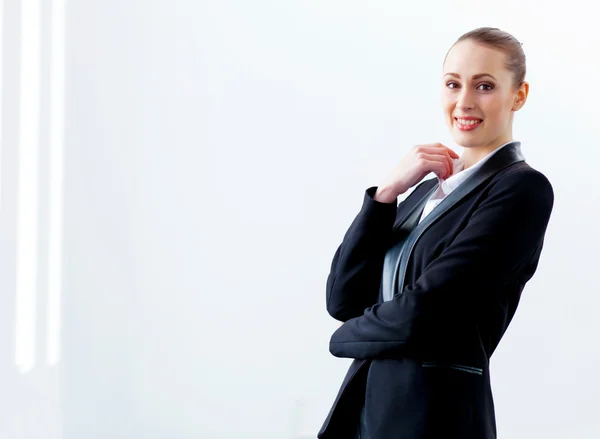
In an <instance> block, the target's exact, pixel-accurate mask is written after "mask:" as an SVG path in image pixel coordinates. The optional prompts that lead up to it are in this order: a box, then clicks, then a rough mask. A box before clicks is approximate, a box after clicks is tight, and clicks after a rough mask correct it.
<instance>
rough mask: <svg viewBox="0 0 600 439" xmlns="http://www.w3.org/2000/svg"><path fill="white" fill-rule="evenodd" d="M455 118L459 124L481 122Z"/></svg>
mask: <svg viewBox="0 0 600 439" xmlns="http://www.w3.org/2000/svg"><path fill="white" fill-rule="evenodd" d="M457 120H458V122H459V123H460V124H461V125H475V124H476V123H479V122H481V120H464V119H457Z"/></svg>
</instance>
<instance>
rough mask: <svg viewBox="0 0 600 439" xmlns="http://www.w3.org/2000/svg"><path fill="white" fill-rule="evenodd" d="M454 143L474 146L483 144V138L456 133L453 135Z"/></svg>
mask: <svg viewBox="0 0 600 439" xmlns="http://www.w3.org/2000/svg"><path fill="white" fill-rule="evenodd" d="M452 137H453V139H454V143H456V144H457V145H458V146H462V147H463V148H474V147H476V146H479V145H481V139H480V138H479V136H469V135H466V136H465V135H464V134H463V133H455V134H454V135H453V136H452Z"/></svg>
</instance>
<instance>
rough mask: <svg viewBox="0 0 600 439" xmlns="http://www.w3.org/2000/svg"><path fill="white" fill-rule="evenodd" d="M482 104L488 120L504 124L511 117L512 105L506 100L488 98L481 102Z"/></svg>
mask: <svg viewBox="0 0 600 439" xmlns="http://www.w3.org/2000/svg"><path fill="white" fill-rule="evenodd" d="M480 104H481V108H482V110H483V111H484V112H485V115H486V118H487V119H489V120H493V121H495V122H497V123H502V122H503V121H504V120H506V119H507V118H508V117H509V115H510V111H511V104H510V103H509V102H508V101H507V100H505V99H499V98H498V97H493V96H487V97H486V98H485V99H482V100H481V102H480Z"/></svg>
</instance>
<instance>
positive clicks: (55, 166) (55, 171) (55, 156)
mask: <svg viewBox="0 0 600 439" xmlns="http://www.w3.org/2000/svg"><path fill="white" fill-rule="evenodd" d="M50 27H51V29H52V35H51V37H50V38H51V40H50V41H51V42H50V44H51V47H52V49H51V53H50V56H51V61H50V182H49V192H50V202H49V206H50V207H49V209H50V213H49V214H50V225H49V232H50V233H49V242H48V252H49V254H48V320H47V322H48V327H47V332H46V333H47V337H48V339H47V349H48V351H47V361H48V364H49V365H53V364H56V363H58V361H59V358H60V307H61V305H60V304H61V300H60V299H61V290H62V224H63V163H64V140H65V139H64V126H65V0H54V1H53V2H52V13H51V25H50Z"/></svg>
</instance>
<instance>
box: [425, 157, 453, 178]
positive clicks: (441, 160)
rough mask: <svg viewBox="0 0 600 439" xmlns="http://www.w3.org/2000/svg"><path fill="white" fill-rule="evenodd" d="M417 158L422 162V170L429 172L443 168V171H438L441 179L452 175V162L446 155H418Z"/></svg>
mask: <svg viewBox="0 0 600 439" xmlns="http://www.w3.org/2000/svg"><path fill="white" fill-rule="evenodd" d="M418 157H419V158H420V159H421V160H422V161H423V166H424V168H425V169H426V170H429V171H430V172H431V171H433V170H434V169H438V168H439V166H443V169H442V170H441V171H439V175H440V177H441V178H445V176H446V175H451V174H452V161H451V160H449V159H448V156H447V155H446V154H428V153H419V155H418Z"/></svg>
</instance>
